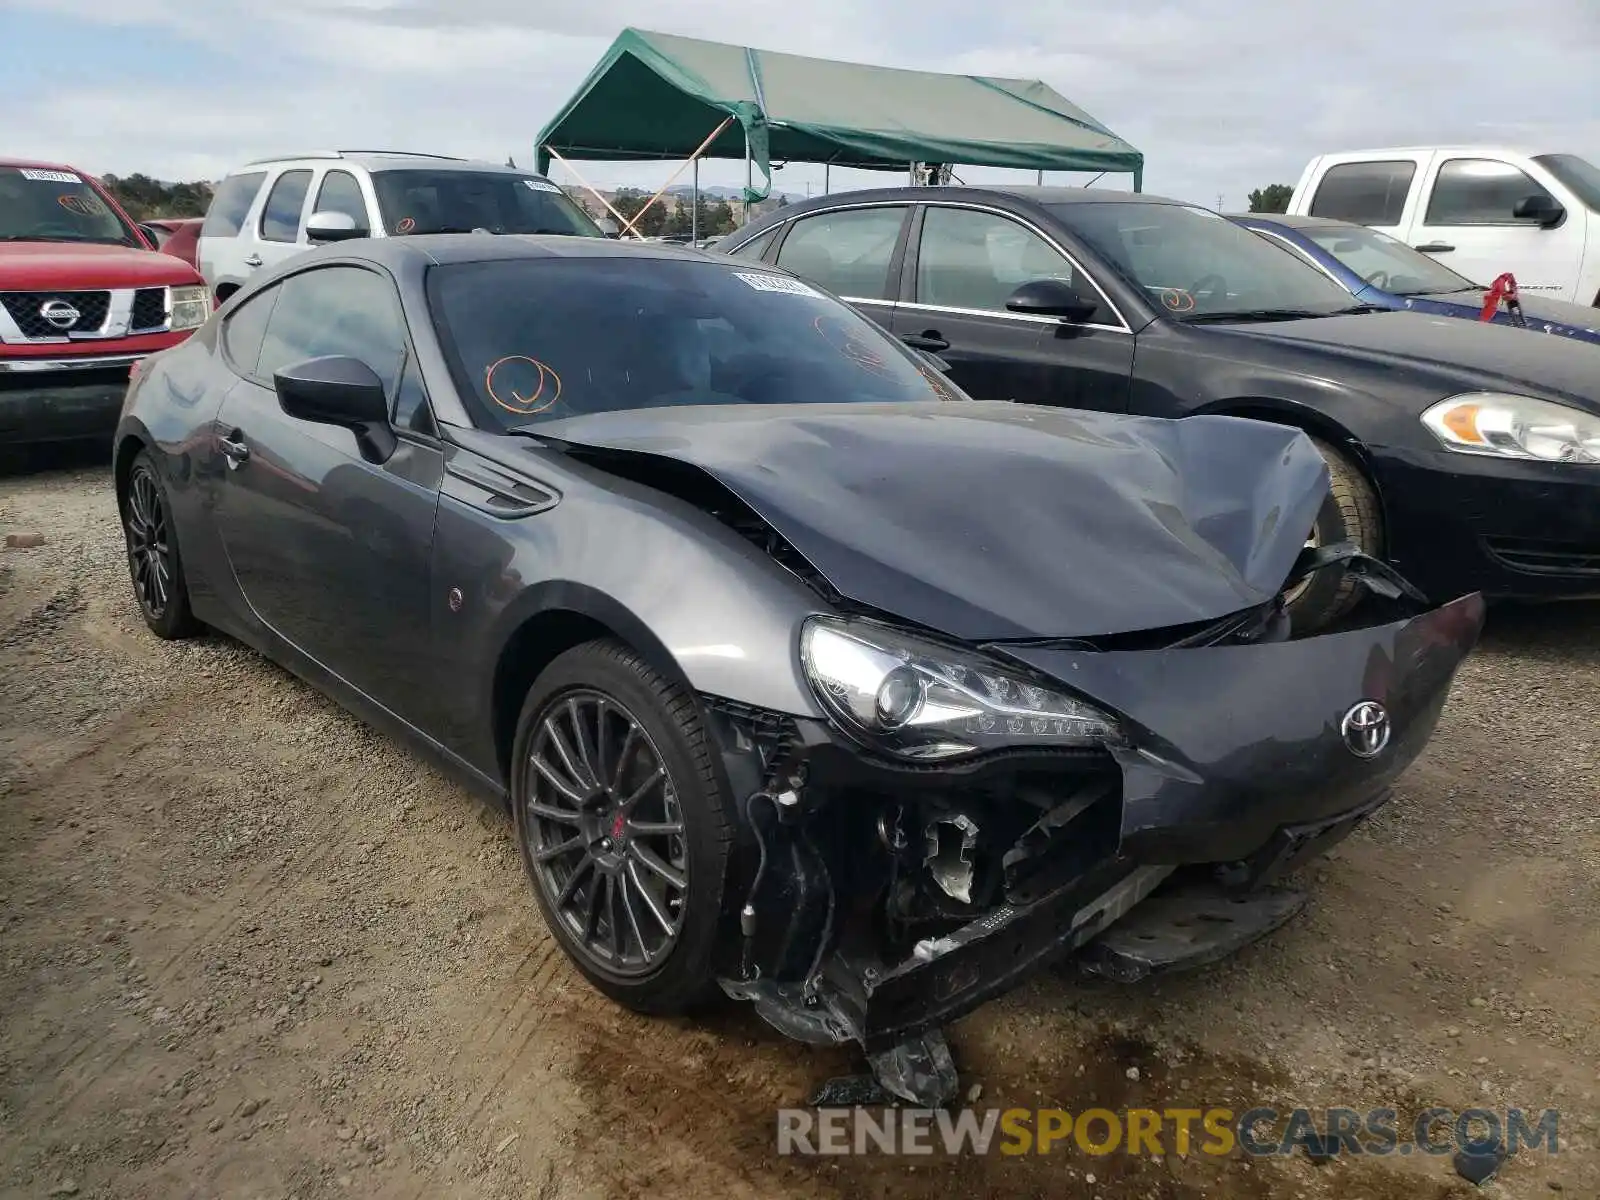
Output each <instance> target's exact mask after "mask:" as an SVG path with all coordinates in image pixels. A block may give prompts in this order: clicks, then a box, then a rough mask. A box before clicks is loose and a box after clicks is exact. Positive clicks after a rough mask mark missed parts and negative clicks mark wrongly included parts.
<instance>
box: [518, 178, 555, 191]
mask: <svg viewBox="0 0 1600 1200" xmlns="http://www.w3.org/2000/svg"><path fill="white" fill-rule="evenodd" d="M522 182H523V184H524V186H526V187H528V188H530V189H531V190H533V191H535V192H559V191H560V190H561V189H560V188H559V187H557V186H556V185H555V184H553V183H546V182H545V181H544V180H542V179H524V180H523V181H522Z"/></svg>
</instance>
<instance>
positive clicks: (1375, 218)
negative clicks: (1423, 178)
mask: <svg viewBox="0 0 1600 1200" xmlns="http://www.w3.org/2000/svg"><path fill="white" fill-rule="evenodd" d="M1416 174H1417V164H1416V163H1414V162H1410V161H1404V162H1359V163H1340V164H1339V165H1338V166H1336V167H1329V168H1328V169H1327V171H1326V172H1324V173H1323V176H1322V181H1321V182H1320V183H1318V184H1317V191H1316V194H1315V195H1314V196H1312V197H1311V215H1312V216H1313V217H1333V218H1334V219H1336V220H1339V221H1350V222H1353V223H1354V224H1356V225H1398V224H1400V215H1401V214H1402V213H1403V212H1405V207H1406V193H1407V192H1409V191H1410V190H1411V181H1412V180H1413V179H1414V178H1416Z"/></svg>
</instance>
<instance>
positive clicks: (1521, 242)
mask: <svg viewBox="0 0 1600 1200" xmlns="http://www.w3.org/2000/svg"><path fill="white" fill-rule="evenodd" d="M1423 186H1424V196H1423V204H1422V214H1421V217H1420V219H1419V220H1418V222H1417V224H1416V226H1415V227H1414V228H1413V230H1412V235H1411V244H1412V245H1413V246H1415V247H1416V248H1417V249H1418V250H1421V251H1422V252H1423V253H1424V254H1429V255H1432V256H1433V257H1435V258H1438V259H1439V261H1440V262H1442V263H1444V264H1445V265H1446V266H1448V267H1450V268H1451V269H1452V270H1455V271H1458V272H1460V273H1461V274H1462V275H1465V276H1466V277H1467V278H1468V279H1470V280H1472V281H1473V282H1474V283H1479V284H1483V285H1485V286H1487V285H1488V284H1490V283H1492V282H1493V281H1494V280H1495V278H1496V277H1497V276H1499V275H1501V274H1502V273H1504V272H1506V271H1510V272H1512V273H1513V274H1514V275H1515V276H1516V279H1517V287H1518V289H1519V290H1521V291H1525V292H1530V293H1535V294H1539V295H1546V296H1550V297H1553V298H1555V299H1560V300H1570V299H1572V298H1573V295H1574V293H1575V292H1576V291H1577V286H1578V270H1579V268H1580V266H1581V265H1582V263H1583V251H1584V233H1585V231H1584V214H1583V210H1582V208H1579V209H1578V210H1577V211H1576V212H1574V211H1572V209H1571V207H1570V206H1569V207H1568V211H1567V214H1566V216H1565V217H1564V218H1563V219H1562V220H1561V222H1560V223H1559V224H1558V225H1556V226H1554V227H1553V228H1549V229H1546V228H1542V227H1541V226H1540V224H1539V222H1538V221H1537V220H1536V219H1534V218H1519V217H1517V216H1516V215H1515V213H1514V210H1515V209H1516V207H1517V205H1519V204H1520V203H1522V202H1523V201H1524V200H1527V199H1530V198H1533V197H1538V198H1540V199H1544V200H1547V201H1550V202H1551V203H1557V202H1558V201H1557V198H1556V197H1555V196H1554V195H1553V194H1552V193H1551V191H1550V189H1549V188H1547V187H1546V186H1545V185H1544V184H1543V183H1541V182H1540V181H1538V180H1536V179H1534V178H1533V177H1532V176H1531V175H1529V174H1528V172H1527V171H1526V170H1524V169H1523V168H1522V167H1520V166H1518V165H1517V164H1516V163H1513V162H1509V161H1507V160H1505V159H1501V158H1484V157H1474V158H1468V157H1447V156H1445V155H1443V154H1441V155H1439V156H1438V160H1437V161H1436V162H1435V163H1434V164H1433V165H1432V167H1431V168H1430V169H1429V172H1428V176H1427V179H1426V180H1425V182H1424V185H1423Z"/></svg>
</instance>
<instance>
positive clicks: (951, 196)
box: [763, 183, 1188, 220]
mask: <svg viewBox="0 0 1600 1200" xmlns="http://www.w3.org/2000/svg"><path fill="white" fill-rule="evenodd" d="M995 196H1010V197H1013V198H1015V199H1017V200H1023V201H1027V202H1029V203H1032V204H1093V203H1105V202H1107V201H1116V202H1127V203H1133V204H1185V205H1186V204H1188V201H1186V200H1174V199H1172V198H1170V197H1167V196H1153V195H1151V194H1150V193H1149V192H1124V191H1120V190H1118V189H1116V188H1081V187H1051V186H1045V187H1038V186H1035V185H1032V184H1027V185H1023V184H1017V185H1014V186H1013V185H1011V184H1004V183H996V184H985V185H983V186H982V187H977V186H968V185H966V184H940V185H938V186H935V187H905V186H901V187H893V188H862V189H859V190H851V191H848V192H829V193H828V194H827V195H825V196H813V197H812V198H811V199H809V200H802V201H801V202H800V203H798V204H790V205H786V206H785V207H783V208H780V209H777V210H776V214H775V215H782V214H785V213H790V212H793V211H796V210H801V211H804V210H808V209H813V208H828V207H832V206H833V205H836V204H857V203H862V202H866V203H871V202H874V201H879V200H922V201H933V200H935V199H945V200H982V199H993V198H994V197H995ZM766 215H767V214H763V220H765V216H766Z"/></svg>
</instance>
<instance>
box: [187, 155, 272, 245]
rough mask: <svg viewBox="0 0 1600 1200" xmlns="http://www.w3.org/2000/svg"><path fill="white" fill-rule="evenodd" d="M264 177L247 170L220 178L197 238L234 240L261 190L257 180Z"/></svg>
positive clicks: (264, 174) (265, 175) (260, 172)
mask: <svg viewBox="0 0 1600 1200" xmlns="http://www.w3.org/2000/svg"><path fill="white" fill-rule="evenodd" d="M266 177H267V173H266V172H265V171H251V172H249V173H248V174H245V175H230V176H228V178H226V179H224V180H223V181H222V186H221V187H219V188H218V189H217V192H216V195H214V196H213V197H211V207H210V208H208V209H206V219H205V222H204V224H202V225H201V226H200V236H201V237H238V236H239V230H241V229H243V228H244V219H245V217H246V216H248V215H249V213H250V205H251V204H253V203H254V202H255V198H256V193H257V192H259V191H260V190H261V181H262V180H263V179H265V178H266Z"/></svg>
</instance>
